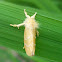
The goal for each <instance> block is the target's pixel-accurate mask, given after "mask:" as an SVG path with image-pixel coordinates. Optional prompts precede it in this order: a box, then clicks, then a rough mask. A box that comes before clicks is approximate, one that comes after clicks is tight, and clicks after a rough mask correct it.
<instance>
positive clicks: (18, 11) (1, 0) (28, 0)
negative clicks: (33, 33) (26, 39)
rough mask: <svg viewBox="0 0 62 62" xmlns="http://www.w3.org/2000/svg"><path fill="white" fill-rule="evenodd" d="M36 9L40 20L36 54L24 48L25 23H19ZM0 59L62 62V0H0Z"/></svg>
mask: <svg viewBox="0 0 62 62" xmlns="http://www.w3.org/2000/svg"><path fill="white" fill-rule="evenodd" d="M24 9H26V11H27V12H28V14H29V15H30V16H31V15H33V14H34V13H35V12H37V13H38V14H37V15H36V20H37V22H38V23H39V29H38V31H39V34H40V35H39V37H37V39H36V52H35V56H33V57H28V56H27V55H26V53H25V50H23V36H24V27H21V28H20V29H19V30H18V29H17V28H13V27H10V26H9V24H19V23H22V22H23V21H24V19H25V18H26V17H25V15H24V12H23V11H24ZM0 62H62V0H0Z"/></svg>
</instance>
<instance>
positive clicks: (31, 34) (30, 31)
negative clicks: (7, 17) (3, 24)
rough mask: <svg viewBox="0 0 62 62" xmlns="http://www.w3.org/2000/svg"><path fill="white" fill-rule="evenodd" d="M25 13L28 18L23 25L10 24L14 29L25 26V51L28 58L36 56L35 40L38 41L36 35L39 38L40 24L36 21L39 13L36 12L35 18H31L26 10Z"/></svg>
mask: <svg viewBox="0 0 62 62" xmlns="http://www.w3.org/2000/svg"><path fill="white" fill-rule="evenodd" d="M24 13H25V16H26V19H25V21H24V22H23V23H21V24H17V25H16V24H14V25H12V24H10V26H13V27H18V29H19V27H20V26H23V25H24V26H25V30H24V47H23V49H24V48H25V51H26V54H27V55H28V56H34V55H35V45H36V44H35V40H36V34H37V36H39V32H38V30H37V29H38V23H37V22H36V20H35V16H36V14H37V12H35V14H34V15H33V16H31V17H30V16H29V15H27V12H26V11H25V9H24Z"/></svg>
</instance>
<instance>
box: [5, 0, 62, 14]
mask: <svg viewBox="0 0 62 62" xmlns="http://www.w3.org/2000/svg"><path fill="white" fill-rule="evenodd" d="M5 1H8V2H12V3H15V4H19V5H23V6H28V7H33V8H37V9H41V10H44V11H48V12H52V13H61V11H60V10H59V8H58V7H57V6H56V5H55V4H54V3H53V2H52V1H51V0H5Z"/></svg>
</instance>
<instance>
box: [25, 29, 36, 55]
mask: <svg viewBox="0 0 62 62" xmlns="http://www.w3.org/2000/svg"><path fill="white" fill-rule="evenodd" d="M35 38H36V31H35V29H33V30H31V29H27V28H25V31H24V48H25V51H26V54H27V55H28V56H33V55H34V54H35Z"/></svg>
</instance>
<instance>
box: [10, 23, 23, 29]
mask: <svg viewBox="0 0 62 62" xmlns="http://www.w3.org/2000/svg"><path fill="white" fill-rule="evenodd" d="M22 25H24V23H21V24H18V25H16V24H14V25H13V24H10V26H13V27H18V29H19V27H20V26H22Z"/></svg>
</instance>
